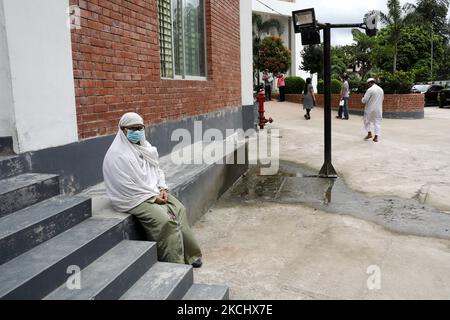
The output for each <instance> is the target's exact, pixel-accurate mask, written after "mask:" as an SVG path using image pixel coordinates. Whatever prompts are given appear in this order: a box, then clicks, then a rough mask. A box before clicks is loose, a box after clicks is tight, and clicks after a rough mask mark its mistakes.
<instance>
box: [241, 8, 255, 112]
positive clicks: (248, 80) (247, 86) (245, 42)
mask: <svg viewBox="0 0 450 320" xmlns="http://www.w3.org/2000/svg"><path fill="white" fill-rule="evenodd" d="M240 12H241V89H242V105H243V106H249V105H253V48H252V45H253V40H252V3H251V2H250V1H248V0H241V1H240Z"/></svg>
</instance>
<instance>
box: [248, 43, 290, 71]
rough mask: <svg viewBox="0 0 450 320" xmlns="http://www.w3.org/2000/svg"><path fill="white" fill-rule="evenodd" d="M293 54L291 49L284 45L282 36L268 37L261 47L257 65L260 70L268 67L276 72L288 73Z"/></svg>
mask: <svg viewBox="0 0 450 320" xmlns="http://www.w3.org/2000/svg"><path fill="white" fill-rule="evenodd" d="M291 56H292V54H291V50H289V49H288V48H286V47H285V46H284V43H283V40H282V39H281V38H280V37H277V36H270V37H266V38H264V40H263V41H262V43H261V45H260V47H259V54H258V57H257V59H256V67H257V68H258V69H259V70H265V69H268V70H269V71H270V72H272V73H274V74H277V73H278V72H281V73H286V71H287V70H288V69H289V67H290V65H291Z"/></svg>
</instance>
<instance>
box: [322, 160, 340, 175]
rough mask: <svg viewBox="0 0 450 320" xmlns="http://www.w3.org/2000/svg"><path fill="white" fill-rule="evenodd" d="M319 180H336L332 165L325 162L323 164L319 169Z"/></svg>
mask: <svg viewBox="0 0 450 320" xmlns="http://www.w3.org/2000/svg"><path fill="white" fill-rule="evenodd" d="M319 177H320V178H337V177H338V175H337V173H336V170H334V167H333V165H332V164H331V162H330V163H327V162H325V163H324V164H323V167H322V169H320V172H319Z"/></svg>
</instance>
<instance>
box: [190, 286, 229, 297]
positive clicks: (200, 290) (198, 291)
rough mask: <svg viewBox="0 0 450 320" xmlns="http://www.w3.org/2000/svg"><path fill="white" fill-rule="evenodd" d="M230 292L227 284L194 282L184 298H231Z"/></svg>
mask: <svg viewBox="0 0 450 320" xmlns="http://www.w3.org/2000/svg"><path fill="white" fill-rule="evenodd" d="M229 299H230V293H229V289H228V287H227V286H223V285H208V284H193V285H192V286H191V287H190V288H189V290H188V292H187V293H186V294H185V295H184V297H183V300H229Z"/></svg>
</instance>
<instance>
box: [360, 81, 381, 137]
mask: <svg viewBox="0 0 450 320" xmlns="http://www.w3.org/2000/svg"><path fill="white" fill-rule="evenodd" d="M367 83H368V86H369V89H367V91H366V94H365V95H364V97H363V98H362V103H364V104H365V105H366V106H365V108H364V127H365V129H366V131H367V136H366V137H365V138H364V140H369V139H372V138H373V141H374V142H378V137H379V136H380V133H381V120H382V119H383V100H384V91H383V89H381V87H379V86H378V85H377V84H376V81H375V79H374V78H369V79H367ZM372 126H373V128H374V134H375V137H373V136H372Z"/></svg>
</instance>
